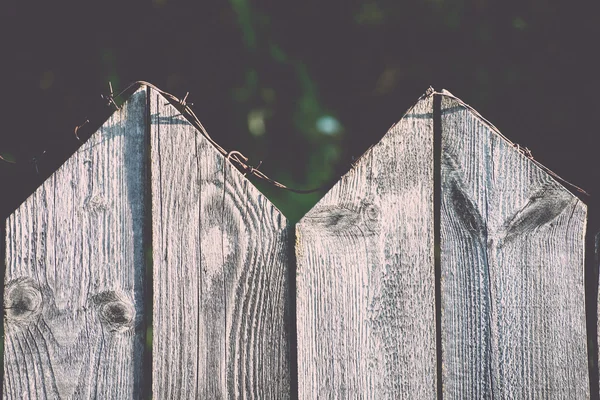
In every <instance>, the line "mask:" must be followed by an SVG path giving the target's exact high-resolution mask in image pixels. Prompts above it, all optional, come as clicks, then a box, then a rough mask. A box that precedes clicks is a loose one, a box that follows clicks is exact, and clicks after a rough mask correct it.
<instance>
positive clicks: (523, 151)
mask: <svg viewBox="0 0 600 400" xmlns="http://www.w3.org/2000/svg"><path fill="white" fill-rule="evenodd" d="M425 94H426V95H429V96H433V95H439V96H444V97H448V98H451V99H452V100H454V101H456V102H457V103H458V104H459V105H460V106H462V107H464V108H466V109H468V110H469V111H470V112H471V113H473V114H474V115H475V116H476V117H477V118H478V119H479V120H481V122H483V124H484V125H486V126H487V127H488V128H489V129H491V130H492V131H494V132H495V133H496V134H497V135H498V136H500V137H501V138H502V139H503V140H505V141H506V142H507V143H508V144H510V145H511V146H512V147H514V148H515V149H517V151H518V152H519V153H521V154H522V155H523V156H525V157H526V158H527V159H529V160H531V161H532V162H533V163H534V164H535V165H536V166H538V167H539V168H541V169H542V171H544V172H546V173H547V174H549V175H551V176H552V177H553V178H555V179H556V180H558V181H559V182H562V183H563V184H565V185H567V186H569V187H571V188H573V189H575V190H576V191H578V192H579V193H581V194H584V195H586V196H588V197H591V195H590V194H589V193H588V192H586V191H585V190H583V189H582V188H580V187H579V186H577V185H574V184H572V183H571V182H569V181H567V180H566V179H564V178H561V177H560V176H559V175H558V174H556V173H555V172H554V171H552V170H551V169H550V168H548V167H546V166H545V165H544V164H542V163H540V162H539V161H537V160H536V159H535V158H534V157H533V154H532V153H531V150H529V149H528V148H527V147H523V146H520V145H519V144H518V143H515V142H512V141H511V140H510V139H508V138H507V137H506V136H504V135H503V134H502V132H500V130H499V129H498V128H496V127H495V126H494V124H492V123H491V122H490V121H488V120H487V119H485V118H484V117H483V116H482V115H481V114H479V112H478V111H477V110H475V109H474V108H473V107H471V106H470V105H468V104H467V103H465V102H464V101H462V100H461V99H459V98H458V97H456V96H455V95H453V94H452V93H450V92H449V91H447V90H446V89H442V91H441V92H437V91H435V89H433V88H432V87H430V88H429V89H428V90H427V92H426V93H425Z"/></svg>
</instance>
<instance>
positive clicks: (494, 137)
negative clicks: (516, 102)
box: [440, 97, 589, 399]
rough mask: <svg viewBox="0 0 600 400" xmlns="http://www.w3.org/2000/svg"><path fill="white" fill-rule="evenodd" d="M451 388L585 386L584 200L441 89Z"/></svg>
mask: <svg viewBox="0 0 600 400" xmlns="http://www.w3.org/2000/svg"><path fill="white" fill-rule="evenodd" d="M441 118H442V122H441V127H442V160H441V161H442V162H441V168H442V171H441V172H442V174H441V175H442V178H441V185H442V188H441V195H442V199H441V206H442V209H441V258H440V262H441V275H442V281H441V291H442V349H443V354H442V360H443V367H442V371H443V373H442V382H443V397H444V399H455V398H456V399H458V398H460V399H463V398H477V399H487V398H490V399H491V398H527V399H533V398H551V399H584V398H588V397H589V382H588V381H589V378H588V369H587V365H588V363H587V351H586V326H585V297H584V275H583V273H584V237H585V223H586V212H587V209H586V206H585V205H584V204H583V203H581V202H580V201H579V200H578V199H577V198H576V197H575V196H573V195H572V194H571V193H570V192H568V191H567V190H566V189H565V188H563V187H562V186H560V185H559V184H558V183H557V182H556V181H554V180H553V179H552V178H551V177H550V176H549V175H548V174H547V173H545V172H544V171H542V170H541V169H540V168H539V167H537V166H536V165H535V164H534V163H533V162H531V160H529V159H527V158H526V157H525V156H523V155H522V154H521V153H520V152H519V151H517V149H516V148H514V147H513V146H512V145H511V144H509V143H508V142H507V141H506V140H504V139H502V138H501V137H500V136H499V135H498V134H496V133H494V132H493V131H492V130H490V128H488V127H487V126H486V124H484V123H483V122H482V121H481V120H480V119H479V118H478V117H476V116H475V115H474V114H473V113H472V112H471V111H469V110H467V109H466V108H464V107H463V106H461V105H460V104H459V103H458V102H456V101H455V100H453V99H451V98H447V97H443V98H442V115H441Z"/></svg>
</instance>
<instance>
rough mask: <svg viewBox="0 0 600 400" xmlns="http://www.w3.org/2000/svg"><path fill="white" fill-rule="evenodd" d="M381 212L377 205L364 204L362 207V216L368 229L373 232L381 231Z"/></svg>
mask: <svg viewBox="0 0 600 400" xmlns="http://www.w3.org/2000/svg"><path fill="white" fill-rule="evenodd" d="M380 214H381V210H380V209H379V207H378V206H377V205H376V204H373V203H370V202H367V201H365V202H363V204H362V205H361V215H362V219H363V222H364V224H365V226H366V228H367V229H368V230H369V231H371V232H376V231H377V230H378V229H379V223H380V222H379V220H380Z"/></svg>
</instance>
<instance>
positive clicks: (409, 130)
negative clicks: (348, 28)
mask: <svg viewBox="0 0 600 400" xmlns="http://www.w3.org/2000/svg"><path fill="white" fill-rule="evenodd" d="M434 94H435V89H433V87H429V88H428V89H427V90H426V91H425V93H424V94H423V95H422V96H421V97H420V98H419V99H417V101H416V102H415V104H414V105H413V106H411V107H410V108H409V109H408V110H407V111H406V112H405V113H404V115H403V116H402V117H401V118H400V120H399V121H398V122H396V123H395V124H393V125H392V126H391V127H390V128H389V129H388V131H387V132H386V133H385V135H384V136H383V137H382V138H381V140H379V141H378V142H377V143H375V144H374V145H372V146H371V147H369V148H368V149H367V150H366V151H365V152H364V153H363V154H362V155H361V156H360V157H358V158H357V159H356V160H355V161H354V162H353V163H352V166H351V168H350V170H349V171H348V172H346V173H345V174H344V175H342V176H341V177H340V179H339V180H338V181H337V182H336V183H335V184H334V185H333V187H331V189H330V190H329V191H328V192H327V193H326V194H325V195H324V196H323V198H321V199H320V200H319V202H317V204H316V205H315V206H314V207H313V208H312V209H311V210H309V211H308V212H307V213H306V214H305V216H304V217H303V218H302V219H301V220H300V223H301V222H302V221H303V220H304V219H305V218H311V215H313V214H315V213H320V211H319V209H320V208H321V207H327V203H328V201H329V198H330V197H332V196H334V197H335V196H338V195H339V193H338V192H339V190H341V189H342V186H343V185H344V183H343V182H348V181H350V180H352V179H353V177H356V176H357V175H361V174H366V173H367V172H366V170H365V168H367V169H368V168H369V166H368V165H367V164H369V163H371V162H372V160H373V157H375V158H378V157H381V158H383V159H387V161H388V163H387V164H388V166H393V167H395V168H405V167H406V168H410V165H412V164H413V162H412V161H411V160H407V155H408V154H409V153H411V152H414V151H416V152H417V153H420V152H421V150H422V151H424V152H425V153H427V154H429V153H431V154H429V156H430V157H431V156H432V155H433V152H432V151H433V150H432V149H433V147H432V146H433V95H434ZM419 143H420V144H421V146H422V148H421V150H417V147H418V146H419ZM373 153H377V155H375V156H374V155H373ZM423 161H425V160H423ZM378 162H382V160H380V161H378ZM379 172H380V173H381V174H382V175H385V174H386V172H385V171H384V170H381V171H379ZM388 172H389V171H388ZM392 173H394V172H392ZM398 173H400V174H401V173H402V172H398ZM373 177H374V175H372V174H371V176H370V177H368V178H367V177H366V176H365V177H363V179H373ZM359 196H360V195H359Z"/></svg>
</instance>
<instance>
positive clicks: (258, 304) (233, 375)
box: [150, 90, 293, 399]
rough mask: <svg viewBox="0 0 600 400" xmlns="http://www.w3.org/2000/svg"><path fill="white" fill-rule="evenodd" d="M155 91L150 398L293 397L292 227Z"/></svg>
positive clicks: (152, 133)
mask: <svg viewBox="0 0 600 400" xmlns="http://www.w3.org/2000/svg"><path fill="white" fill-rule="evenodd" d="M150 93H151V95H150V96H151V103H150V107H151V130H150V135H151V153H152V199H153V201H152V203H153V204H152V214H153V254H154V257H153V259H154V267H153V269H154V311H153V315H154V323H153V326H154V331H153V338H154V342H153V360H154V368H153V386H154V388H153V393H154V397H155V398H161V399H162V398H164V399H167V398H168V399H179V398H205V399H220V398H238V397H244V398H257V399H286V398H289V397H290V370H289V343H288V341H289V334H293V332H288V331H287V329H288V328H286V323H285V321H286V316H288V310H287V308H288V307H289V303H288V263H289V258H288V226H287V222H286V220H285V218H284V217H283V215H282V214H281V213H280V212H279V211H278V210H277V209H276V208H275V207H274V206H273V205H272V204H271V203H270V202H269V201H268V200H267V199H266V198H265V197H264V196H263V195H262V194H261V193H260V192H259V191H258V190H257V189H256V188H255V187H254V186H253V185H252V184H251V183H250V182H249V181H248V180H246V179H245V178H244V177H243V176H242V174H241V173H240V172H239V171H238V170H237V169H236V168H235V167H233V166H232V164H231V163H230V162H229V161H228V160H226V159H225V157H223V156H222V155H221V154H220V153H218V152H217V151H216V150H215V149H214V148H213V147H212V145H211V144H210V143H209V142H208V141H207V140H206V139H205V138H204V137H203V136H202V135H201V134H200V133H199V132H197V131H196V129H195V128H194V127H193V126H192V125H191V124H190V123H189V122H187V120H186V119H185V118H184V117H183V116H181V114H180V113H179V112H178V111H177V110H176V109H175V108H174V107H173V106H171V105H170V104H167V101H166V100H165V99H164V98H163V97H162V96H161V95H160V94H159V93H158V92H156V91H154V90H150Z"/></svg>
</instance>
